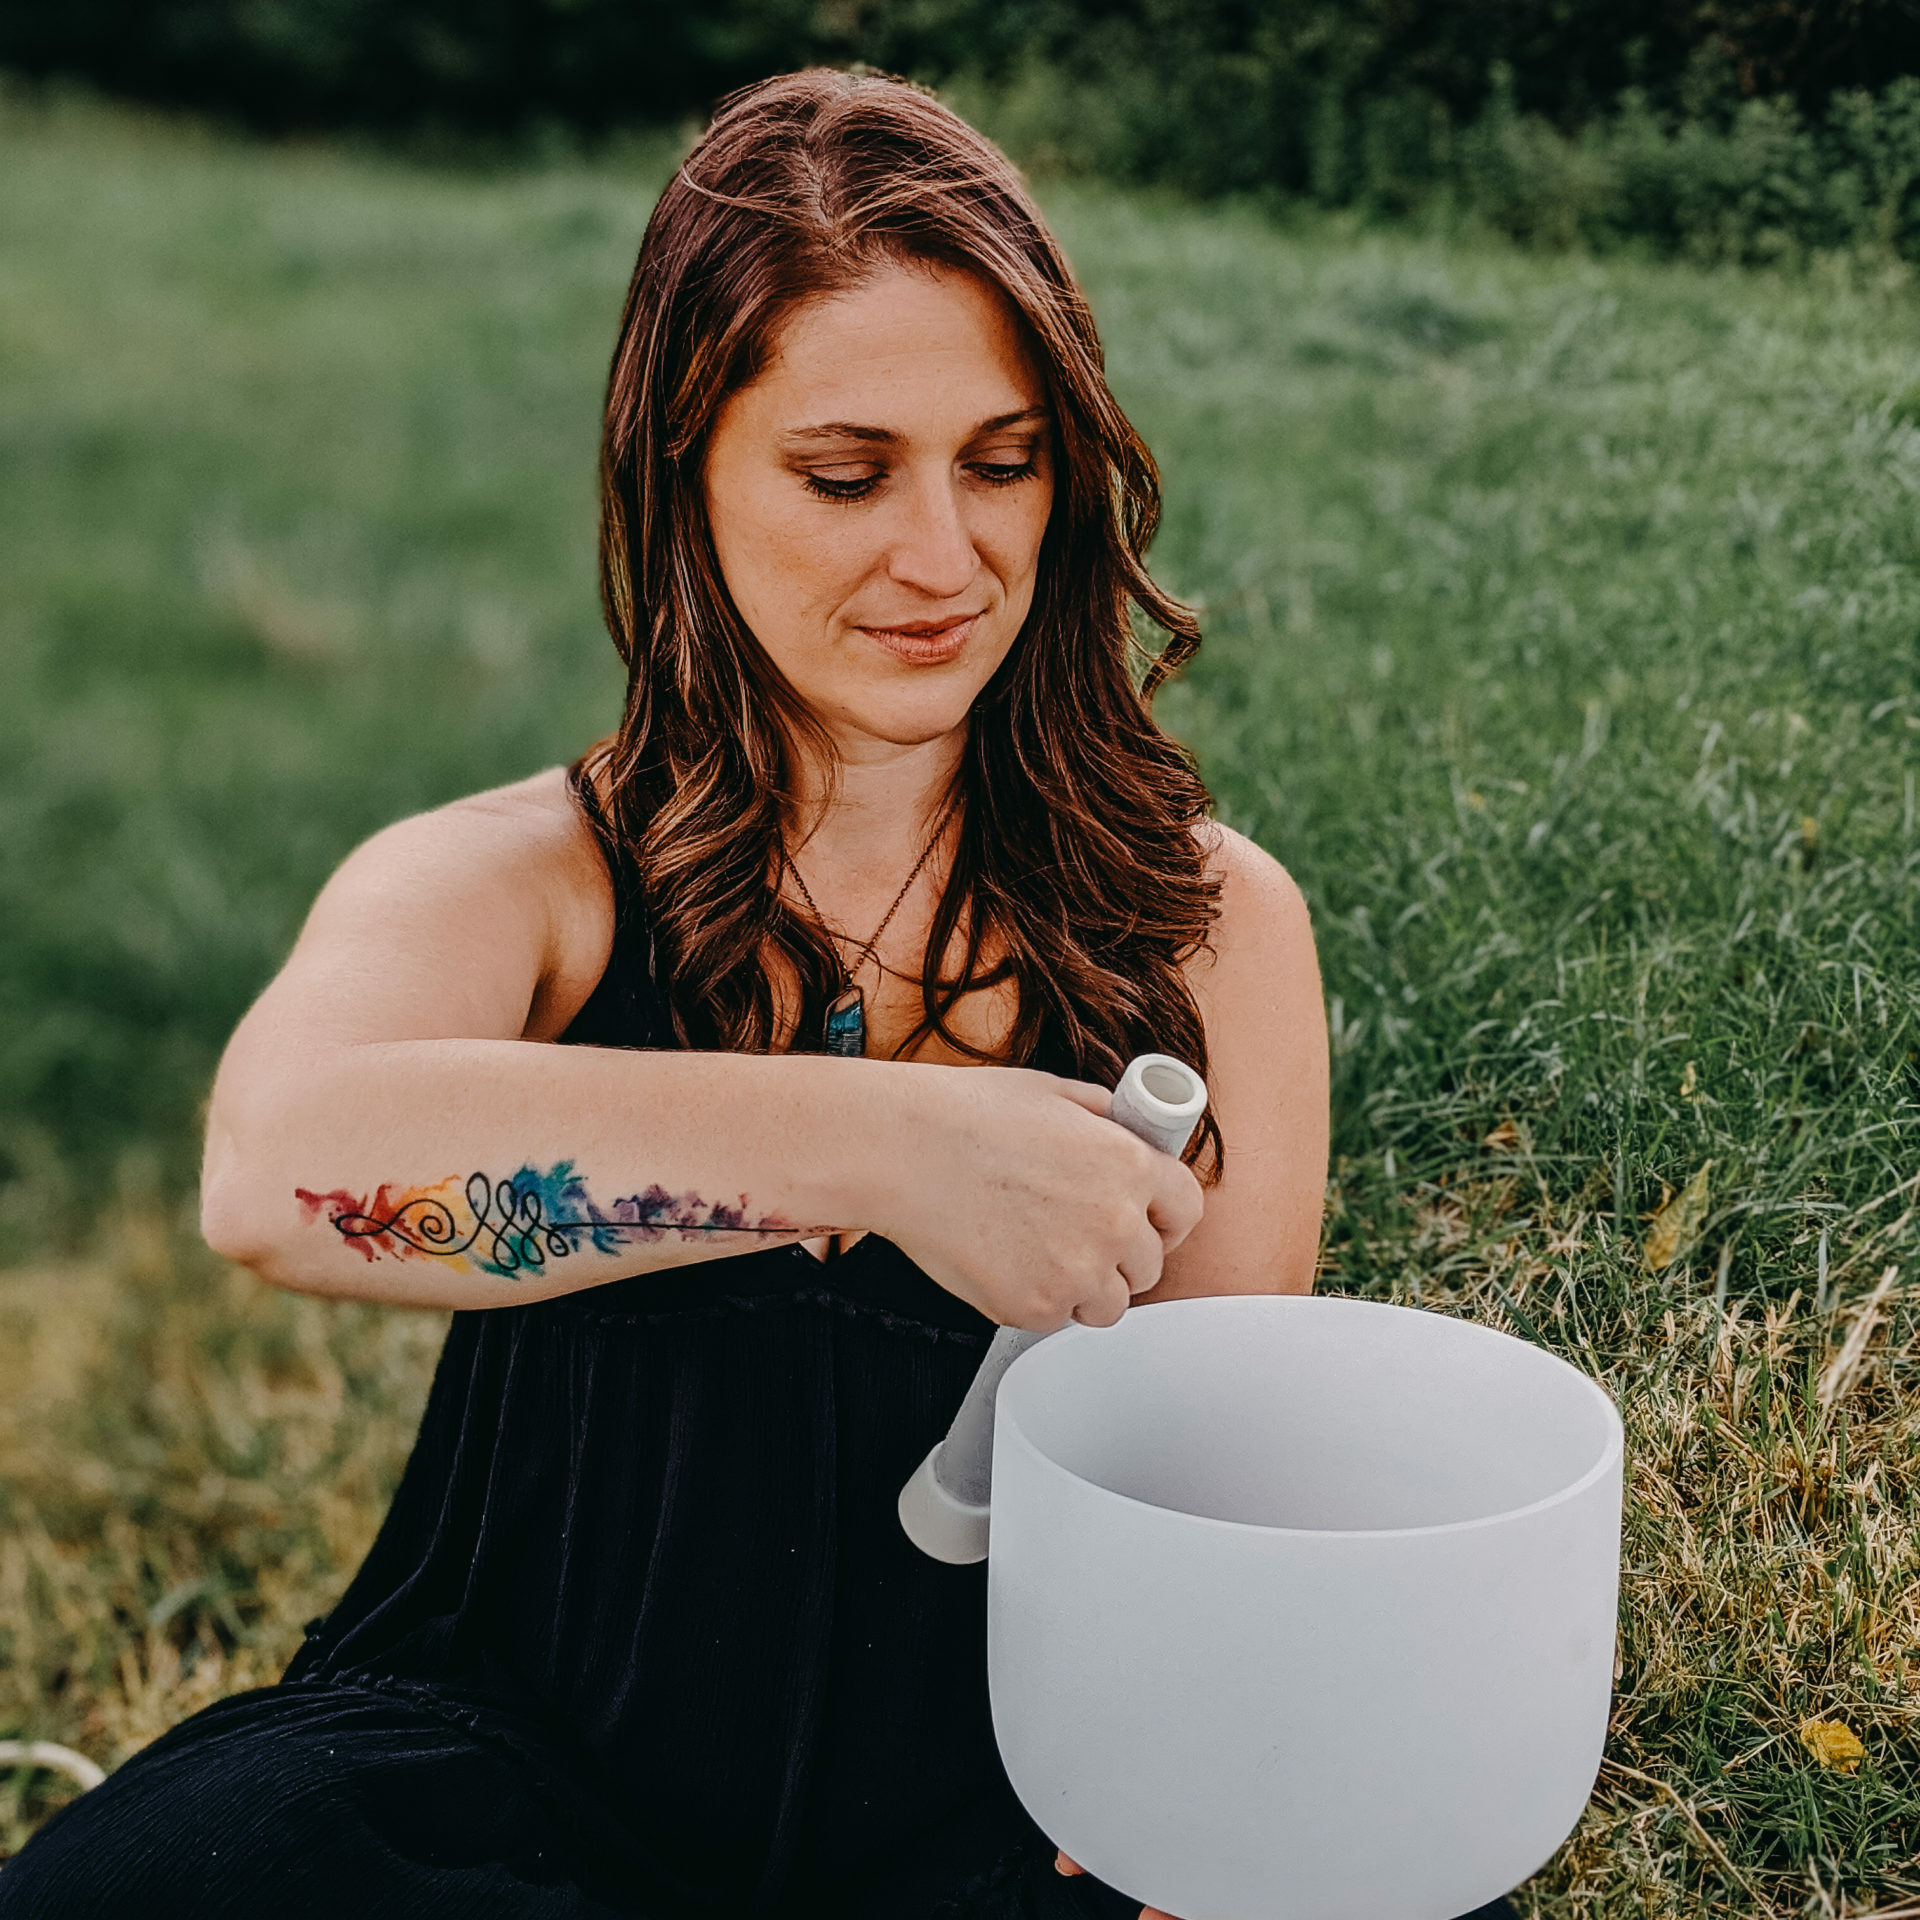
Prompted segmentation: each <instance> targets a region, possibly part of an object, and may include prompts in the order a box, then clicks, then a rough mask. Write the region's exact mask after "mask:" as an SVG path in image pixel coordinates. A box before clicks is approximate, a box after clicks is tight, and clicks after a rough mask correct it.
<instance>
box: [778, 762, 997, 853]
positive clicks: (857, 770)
mask: <svg viewBox="0 0 1920 1920" xmlns="http://www.w3.org/2000/svg"><path fill="white" fill-rule="evenodd" d="M965 748H966V730H965V728H964V727H956V728H955V729H954V730H953V731H952V732H951V733H946V734H942V735H941V736H940V737H939V738H938V739H936V740H928V741H923V742H919V743H917V744H914V745H911V746H899V745H895V744H894V743H892V742H890V741H878V740H866V741H861V742H859V743H857V744H853V743H845V744H841V745H840V748H839V752H840V758H839V764H838V766H837V768H833V769H829V768H828V767H826V766H824V765H821V764H819V763H818V762H816V761H815V760H813V759H812V758H811V757H809V758H808V759H807V760H806V761H804V762H803V764H802V767H801V778H800V793H799V797H798V801H797V804H796V805H795V807H794V811H793V818H792V821H791V823H790V825H789V828H788V831H789V834H790V836H791V839H790V842H789V844H790V845H791V846H792V847H793V849H794V850H795V851H796V852H797V851H798V850H799V849H800V848H801V847H802V846H804V847H805V848H806V849H807V854H808V865H809V868H810V869H811V868H812V867H813V866H814V865H815V864H816V863H817V864H818V865H822V866H829V867H835V868H840V869H843V870H845V869H855V870H858V869H863V868H878V869H883V870H887V869H892V870H898V868H900V867H901V866H902V865H904V864H911V862H912V861H913V859H914V858H915V856H916V855H917V854H918V853H919V851H920V849H921V848H922V847H924V846H925V845H926V841H927V836H928V835H929V834H930V833H931V832H932V831H933V829H934V827H935V825H936V824H937V823H938V821H939V818H940V815H941V813H942V812H943V811H944V810H945V808H946V805H947V801H948V799H949V798H950V797H951V794H952V791H953V781H954V777H955V775H956V773H957V772H958V770H959V766H960V758H961V755H962V753H963V752H964V751H965ZM836 775H837V777H836Z"/></svg>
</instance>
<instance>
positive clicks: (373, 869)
mask: <svg viewBox="0 0 1920 1920" xmlns="http://www.w3.org/2000/svg"><path fill="white" fill-rule="evenodd" d="M612 945H613V888H612V883H611V881H610V880H609V878H608V875H607V870H606V863H605V861H604V859H603V858H602V856H601V853H600V850H599V845H598V843H597V842H596V840H595V839H594V836H593V833H592V830H591V829H590V828H589V826H588V825H587V822H586V820H585V818H584V817H583V816H582V814H581V812H580V809H579V807H578V805H577V804H576V803H575V801H574V799H573V796H572V795H571V794H570V793H569V792H568V790H567V784H566V769H565V768H564V767H549V768H546V769H543V770H542V771H541V772H539V773H536V774H533V775H531V776H529V777H528V778H527V779H524V780H516V781H512V782H510V783H508V784H506V785H503V786H498V787H489V788H487V789H485V790H484V791H482V792H479V793H473V794H467V795H464V796H463V797H461V798H460V799H457V800H450V801H448V802H446V803H445V804H444V805H442V806H438V807H434V808H431V809H429V810H428V811H427V812H424V813H418V814H412V815H410V816H408V817H407V818H406V819H403V820H396V821H395V822H393V824H392V825H391V826H387V827H384V828H382V829H381V830H380V831H379V832H378V833H376V834H374V835H372V836H371V837H370V838H369V839H367V840H366V841H364V842H362V844H361V845H360V846H358V847H356V848H355V849H354V850H353V852H352V853H350V854H349V855H348V856H347V858H346V859H345V860H344V861H342V862H341V864H340V866H339V868H338V869H337V870H336V871H335V873H334V875H333V877H332V878H331V879H330V880H329V881H328V882H327V884H326V886H325V888H324V889H322V891H321V894H320V897H319V899H318V900H316V901H315V903H314V906H313V910H312V912H311V913H310V914H309V915H308V919H307V924H306V926H305V928H304V929H303V930H302V932H301V936H300V940H299V942H298V944H297V945H296V947H295V949H294V954H293V957H292V959H291V960H290V961H289V963H288V968H287V974H288V975H291V976H293V977H294V979H295V980H300V979H315V978H318V977H321V976H335V977H337V976H340V975H342V974H343V973H344V971H345V970H347V969H349V968H350V969H351V970H352V971H353V972H354V973H355V974H357V975H359V977H360V985H361V990H362V992H363V994H368V995H370V996H371V997H372V998H373V999H375V1000H379V999H383V998H387V997H394V998H396V999H398V998H401V997H404V998H405V1000H407V1001H408V1002H411V1001H412V1000H414V999H415V998H417V997H419V996H422V995H424V996H426V997H427V998H428V999H429V1000H431V1001H432V1002H433V1003H434V1004H436V1005H437V1006H438V1008H439V1009H440V1011H441V1013H442V1014H443V1015H444V1017H445V1018H446V1020H447V1021H449V1022H450V1023H452V1024H453V1027H454V1030H455V1031H466V1032H477V1033H482V1034H493V1033H502V1034H506V1033H511V1034H513V1035H515V1036H519V1037H525V1038H528V1039H552V1038H555V1037H557V1036H558V1035H559V1034H560V1033H561V1032H563V1031H564V1030H565V1028H566V1026H567V1023H568V1022H569V1021H570V1020H571V1019H572V1017H573V1015H574V1013H576V1012H577V1011H578V1010H579V1007H580V1005H581V1004H582V1002H584V1001H585V999H586V997H587V995H588V994H589V993H591V992H592V990H593V986H594V983H595V982H596V981H597V980H598V979H599V977H600V974H601V972H602V970H603V969H604V968H605V966H606V961H607V955H608V954H609V952H610V951H611V950H612ZM408 1017H409V1018H411V1019H414V1020H416V1021H417V1020H418V1019H420V1018H424V1017H425V1007H424V1006H422V1007H419V1008H413V1007H409V1012H408ZM475 1023H478V1024H475ZM415 1030H417V1028H416V1029H415Z"/></svg>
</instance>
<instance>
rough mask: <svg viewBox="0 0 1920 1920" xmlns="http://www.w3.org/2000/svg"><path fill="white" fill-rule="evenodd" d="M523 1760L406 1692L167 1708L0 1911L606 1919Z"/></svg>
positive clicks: (370, 1919)
mask: <svg viewBox="0 0 1920 1920" xmlns="http://www.w3.org/2000/svg"><path fill="white" fill-rule="evenodd" d="M579 1853H580V1848H579V1846H578V1844H577V1841H576V1839H575V1836H573V1835H570V1834H568V1833H566V1832H564V1831H563V1830H562V1821H561V1820H560V1818H558V1817H557V1815H556V1810H555V1808H554V1807H553V1806H552V1804H551V1801H550V1798H549V1796H547V1795H546V1794H544V1793H542V1792H541V1791H540V1787H539V1782H538V1769H537V1766H535V1767H531V1768H530V1767H529V1766H528V1765H527V1764H526V1763H524V1762H522V1761H520V1760H518V1759H517V1758H516V1756H514V1755H513V1754H512V1753H511V1752H509V1751H506V1750H503V1749H502V1748H501V1747H500V1746H499V1745H498V1743H496V1742H493V1741H489V1740H487V1739H485V1738H482V1737H479V1736H478V1735H476V1734H475V1733H474V1732H473V1731H471V1730H468V1729H464V1728H462V1727H461V1726H459V1725H458V1724H457V1723H456V1722H455V1721H453V1720H451V1719H449V1718H447V1717H444V1716H442V1715H440V1714H437V1713H434V1712H431V1711H428V1710H426V1709H425V1708H423V1707H422V1706H420V1705H419V1704H417V1703H415V1702H411V1701H408V1700H405V1699H401V1698H394V1697H389V1696H387V1695H385V1694H382V1693H378V1692H373V1691H370V1690H364V1689H349V1688H332V1687H328V1688H318V1687H305V1686H283V1687H267V1688H262V1689H259V1690H258V1691H256V1692H253V1693H246V1694H238V1695H235V1696H234V1697H233V1698H231V1699H229V1700H223V1701H221V1702H219V1703H218V1704H217V1705H215V1706H212V1707H209V1708H207V1709H206V1710H205V1711H204V1712H202V1713H198V1714H195V1715H194V1716H193V1717H192V1718H191V1719H189V1720H185V1721H182V1722H181V1724H180V1725H179V1726H177V1727H175V1728H174V1729H172V1731H171V1732H169V1733H167V1734H165V1735H164V1736H163V1737H162V1738H161V1739H159V1740H157V1741H155V1742H154V1744H153V1745H152V1746H150V1747H148V1748H145V1749H144V1750H143V1751H142V1752H140V1753H138V1754H136V1755H135V1756H134V1757H133V1758H132V1759H131V1760H129V1761H128V1762H127V1763H126V1765H125V1766H123V1767H121V1768H120V1769H119V1770H118V1771H117V1772H115V1773H113V1774H111V1775H109V1776H108V1778H107V1780H106V1781H105V1782H104V1784H102V1785H101V1786H98V1787H96V1788H94V1789H93V1791H92V1792H91V1793H87V1794H84V1795H82V1796H81V1798H80V1799H78V1800H76V1801H74V1802H73V1803H72V1804H71V1805H70V1806H68V1807H67V1808H65V1809H63V1810H62V1811H61V1812H60V1813H58V1814H56V1815H55V1816H54V1817H53V1818H52V1819H51V1820H50V1821H48V1823H47V1824H46V1826H45V1827H44V1828H43V1829H42V1830H41V1832H40V1833H39V1834H37V1835H36V1836H35V1837H34V1839H33V1840H32V1842H31V1843H30V1844H29V1845H28V1846H27V1847H26V1848H25V1849H24V1850H23V1851H22V1852H21V1853H20V1854H19V1856H18V1857H17V1858H16V1859H15V1860H13V1861H12V1862H10V1863H9V1864H8V1866H7V1867H6V1868H5V1869H4V1871H0V1920H40V1916H42V1915H45V1916H48V1917H49V1920H52V1916H56V1915H58V1916H71V1915H75V1914H81V1913H84V1914H87V1915H88V1916H90V1917H91V1920H121V1917H122V1916H125V1920H135V1916H138V1920H170V1916H173V1915H176V1914H178V1915H181V1916H183V1917H184V1916H187V1915H191V1916H193V1920H225V1916H228V1915H231V1916H234V1920H240V1916H246V1917H247V1920H259V1917H260V1916H262V1915H271V1916H272V1920H306V1917H307V1916H309V1915H312V1916H314V1920H319V1916H321V1915H325V1916H328V1920H337V1917H338V1916H340V1915H343V1914H344V1915H351V1916H353V1920H387V1916H389V1915H391V1916H394V1917H395V1920H398V1917H399V1916H401V1915H405V1916H407V1920H435V1917H436V1916H439V1915H441V1914H446V1915H456V1914H457V1915H459V1916H461V1920H493V1916H494V1915H499V1916H500V1917H501V1920H508V1917H509V1916H511V1917H512V1920H615V1916H631V1915H634V1914H636V1913H644V1912H646V1911H647V1910H646V1909H642V1908H635V1907H632V1906H627V1905H624V1904H609V1903H608V1902H607V1901H606V1900H605V1899H604V1898H602V1897H600V1895H599V1893H598V1892H597V1890H595V1889H593V1888H591V1887H589V1886H587V1885H583V1884H582V1881H583V1880H590V1879H592V1878H593V1877H594V1876H593V1875H592V1874H591V1873H590V1872H588V1873H583V1872H582V1870H581V1863H580V1860H579Z"/></svg>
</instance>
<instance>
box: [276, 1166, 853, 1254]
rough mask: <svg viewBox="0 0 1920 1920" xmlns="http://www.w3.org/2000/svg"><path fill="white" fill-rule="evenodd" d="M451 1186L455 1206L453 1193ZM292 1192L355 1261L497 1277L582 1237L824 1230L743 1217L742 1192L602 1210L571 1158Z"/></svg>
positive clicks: (647, 1198)
mask: <svg viewBox="0 0 1920 1920" xmlns="http://www.w3.org/2000/svg"><path fill="white" fill-rule="evenodd" d="M456 1187H457V1188H458V1189H459V1190H460V1198H461V1199H462V1200H464V1202H465V1204H464V1206H462V1205H461V1204H460V1201H459V1200H456V1199H455V1198H454V1197H453V1195H454V1190H455V1188H456ZM293 1191H294V1198H295V1199H296V1200H298V1201H299V1203H300V1207H301V1211H302V1212H303V1213H304V1214H305V1215H306V1217H307V1218H308V1219H309V1220H315V1219H318V1218H319V1217H320V1215H322V1214H323V1213H324V1214H325V1215H326V1216H327V1219H328V1221H329V1222H330V1224H331V1225H332V1226H333V1228H334V1229H335V1231H336V1232H338V1233H339V1235H340V1237H341V1238H342V1239H343V1240H344V1241H345V1242H346V1243H347V1245H348V1246H350V1247H352V1248H354V1249H355V1251H357V1252H358V1253H359V1254H360V1255H361V1257H362V1258H363V1259H365V1260H369V1261H373V1260H378V1259H379V1258H380V1257H381V1255H382V1254H390V1255H392V1256H393V1257H394V1258H395V1259H398V1260H407V1259H413V1258H416V1257H421V1258H430V1259H435V1260H445V1261H450V1262H451V1263H452V1264H453V1266H454V1267H455V1268H456V1270H458V1271H460V1272H465V1271H466V1270H467V1268H468V1267H469V1266H474V1267H478V1268H479V1269H480V1271H481V1272H482V1273H491V1274H496V1275H498V1276H499V1277H500V1278H501V1279H503V1280H516V1279H519V1278H521V1277H523V1276H524V1275H526V1274H528V1273H539V1272H541V1271H542V1270H543V1269H544V1268H545V1266H546V1264H547V1259H548V1256H549V1255H551V1256H553V1257H554V1258H555V1259H564V1258H565V1257H566V1255H568V1254H570V1253H577V1252H578V1251H580V1249H581V1248H582V1247H583V1246H589V1247H591V1248H592V1249H593V1250H594V1251H595V1252H596V1253H618V1252H619V1251H620V1249H621V1248H622V1247H623V1246H626V1245H628V1244H630V1243H631V1242H633V1241H636V1240H638V1241H654V1240H664V1239H666V1238H667V1236H668V1235H669V1234H685V1235H702V1234H710V1233H741V1234H760V1235H766V1236H774V1235H790V1234H802V1235H806V1234H815V1233H830V1232H832V1231H833V1229H832V1228H830V1227H808V1228H799V1227H795V1226H794V1225H793V1224H792V1223H791V1222H789V1221H786V1220H782V1219H779V1218H778V1217H776V1216H771V1215H769V1216H767V1217H765V1218H762V1219H758V1220H749V1219H748V1218H747V1214H746V1196H745V1195H744V1194H742V1195H741V1196H740V1204H739V1205H738V1206H728V1205H726V1204H725V1203H724V1202H722V1201H713V1202H708V1201H705V1200H702V1199H701V1198H700V1196H699V1195H698V1194H694V1193H684V1194H674V1193H669V1192H668V1191H667V1190H666V1188H664V1187H660V1186H653V1187H649V1188H648V1189H647V1190H646V1192H645V1193H637V1194H629V1195H628V1196H627V1197H626V1198H624V1199H619V1200H615V1201H614V1203H613V1205H612V1207H611V1208H610V1209H602V1208H601V1207H600V1206H598V1205H597V1204H596V1203H595V1201H594V1198H593V1196H592V1195H591V1194H590V1193H588V1191H587V1187H586V1182H585V1181H583V1180H582V1179H581V1178H580V1176H579V1175H578V1174H577V1173H576V1172H575V1171H574V1168H573V1162H572V1161H571V1160H561V1161H558V1162H557V1163H556V1164H555V1165H553V1166H552V1167H550V1168H549V1169H548V1170H547V1171H546V1172H545V1173H542V1172H541V1171H540V1170H539V1169H538V1168H537V1167H522V1168H521V1169H520V1170H519V1172H518V1173H512V1174H509V1175H508V1176H507V1177H506V1178H505V1179H504V1180H501V1181H498V1182H495V1181H493V1180H490V1179H489V1178H488V1177H487V1176H486V1175H485V1174H484V1173H470V1174H468V1175H467V1177H466V1179H465V1180H464V1181H462V1180H461V1178H460V1176H459V1175H458V1174H449V1175H448V1176H447V1177H446V1178H445V1179H444V1180H438V1181H435V1182H434V1183H433V1184H432V1185H431V1186H425V1187H393V1186H389V1185H388V1184H387V1183H386V1182H384V1181H383V1182H381V1184H380V1185H379V1186H378V1187H376V1188H375V1189H374V1191H373V1193H372V1195H371V1196H369V1195H366V1194H355V1193H350V1192H348V1191H347V1190H346V1189H345V1188H342V1187H335V1188H334V1189H333V1190H332V1191H331V1192H329V1193H314V1192H311V1191H310V1190H309V1189H308V1188H306V1187H296V1188H294V1190H293Z"/></svg>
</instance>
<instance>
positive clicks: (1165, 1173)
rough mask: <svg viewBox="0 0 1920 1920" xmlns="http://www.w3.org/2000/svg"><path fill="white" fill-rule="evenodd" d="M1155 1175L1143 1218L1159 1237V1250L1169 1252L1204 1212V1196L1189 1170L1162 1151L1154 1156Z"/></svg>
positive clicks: (1205, 1199) (1205, 1204)
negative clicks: (1150, 1222) (1149, 1222)
mask: <svg viewBox="0 0 1920 1920" xmlns="http://www.w3.org/2000/svg"><path fill="white" fill-rule="evenodd" d="M1158 1159H1159V1162H1160V1164H1159V1166H1158V1167H1157V1168H1155V1172H1156V1173H1157V1174H1158V1176H1159V1177H1158V1178H1157V1179H1156V1180H1155V1182H1154V1186H1153V1192H1152V1194H1151V1196H1150V1197H1149V1198H1148V1200H1147V1218H1148V1219H1149V1220H1150V1221H1152V1222H1153V1228H1154V1231H1155V1232H1156V1233H1157V1234H1158V1235H1159V1236H1160V1244H1161V1247H1162V1249H1163V1250H1164V1251H1165V1252H1167V1253H1171V1252H1172V1251H1173V1250H1174V1248H1175V1247H1177V1246H1178V1245H1179V1244H1180V1242H1181V1241H1182V1240H1184V1239H1185V1238H1186V1237H1187V1235H1188V1234H1190V1233H1191V1232H1192V1231H1193V1230H1194V1228H1195V1227H1197V1226H1198V1225H1199V1224H1200V1216H1201V1215H1202V1214H1203V1213H1204V1212H1205V1211H1206V1206H1207V1196H1206V1193H1205V1191H1204V1189H1203V1188H1202V1187H1201V1185H1200V1182H1199V1181H1198V1180H1197V1179H1195V1178H1194V1175H1193V1170H1192V1169H1191V1168H1190V1167H1185V1166H1182V1165H1181V1164H1180V1162H1179V1161H1177V1160H1174V1159H1171V1158H1170V1157H1169V1156H1167V1155H1166V1154H1161V1155H1159V1156H1158Z"/></svg>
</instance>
